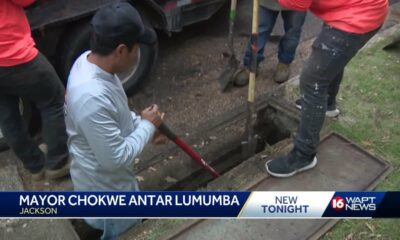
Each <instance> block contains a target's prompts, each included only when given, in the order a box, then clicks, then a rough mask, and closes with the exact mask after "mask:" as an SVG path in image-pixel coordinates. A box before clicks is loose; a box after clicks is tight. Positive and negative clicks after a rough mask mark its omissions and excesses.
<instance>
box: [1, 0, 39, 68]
mask: <svg viewBox="0 0 400 240" xmlns="http://www.w3.org/2000/svg"><path fill="white" fill-rule="evenodd" d="M34 1H35V0H0V66H1V67H9V66H15V65H18V64H22V63H26V62H29V61H31V60H32V59H33V58H35V57H36V56H37V54H38V50H37V49H36V48H35V42H34V40H33V38H32V35H31V29H30V27H29V23H28V19H27V18H26V15H25V12H24V7H26V6H28V5H30V4H32V3H33V2H34Z"/></svg>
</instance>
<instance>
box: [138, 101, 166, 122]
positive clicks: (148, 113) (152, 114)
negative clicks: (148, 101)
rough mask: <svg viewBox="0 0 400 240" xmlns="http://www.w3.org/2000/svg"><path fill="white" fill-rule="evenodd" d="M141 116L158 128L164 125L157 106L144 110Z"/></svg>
mask: <svg viewBox="0 0 400 240" xmlns="http://www.w3.org/2000/svg"><path fill="white" fill-rule="evenodd" d="M140 115H141V116H142V118H143V119H146V120H148V121H150V122H151V123H153V125H154V126H155V127H156V128H158V127H159V126H160V125H161V123H162V118H161V113H160V112H159V111H158V106H157V105H156V104H153V105H151V106H150V107H148V108H146V109H144V110H143V111H142V113H141V114H140Z"/></svg>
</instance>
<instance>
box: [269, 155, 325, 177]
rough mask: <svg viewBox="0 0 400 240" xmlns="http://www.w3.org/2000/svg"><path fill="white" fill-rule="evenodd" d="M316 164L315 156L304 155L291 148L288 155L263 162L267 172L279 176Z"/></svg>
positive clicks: (306, 168) (290, 174) (285, 175)
mask: <svg viewBox="0 0 400 240" xmlns="http://www.w3.org/2000/svg"><path fill="white" fill-rule="evenodd" d="M316 165H317V157H316V156H313V157H304V156H301V155H300V154H298V153H296V151H295V150H292V151H291V152H290V153H289V154H288V155H286V156H281V157H277V158H274V159H272V160H270V161H267V162H266V163H265V168H266V169H267V172H268V173H269V174H270V175H272V176H274V177H279V178H286V177H291V176H293V175H295V174H296V173H299V172H303V171H306V170H309V169H312V168H313V167H315V166H316Z"/></svg>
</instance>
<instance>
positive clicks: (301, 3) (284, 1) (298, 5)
mask: <svg viewBox="0 0 400 240" xmlns="http://www.w3.org/2000/svg"><path fill="white" fill-rule="evenodd" d="M276 1H277V2H278V3H279V4H280V5H281V6H282V7H284V8H287V9H290V10H296V11H307V10H308V9H309V8H310V6H311V4H312V0H276Z"/></svg>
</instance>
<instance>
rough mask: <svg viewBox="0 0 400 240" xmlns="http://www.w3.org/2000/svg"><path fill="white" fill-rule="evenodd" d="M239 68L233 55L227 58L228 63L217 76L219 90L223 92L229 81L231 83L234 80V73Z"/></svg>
mask: <svg viewBox="0 0 400 240" xmlns="http://www.w3.org/2000/svg"><path fill="white" fill-rule="evenodd" d="M238 68H239V61H238V60H237V59H236V57H235V56H233V55H231V57H230V58H229V63H228V64H227V65H226V66H225V68H224V70H223V71H222V73H221V75H220V76H219V78H218V81H219V87H220V88H219V89H220V90H221V92H224V91H225V90H226V89H227V88H228V86H229V84H230V83H233V81H234V80H235V79H234V78H235V73H236V72H237V70H238Z"/></svg>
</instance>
